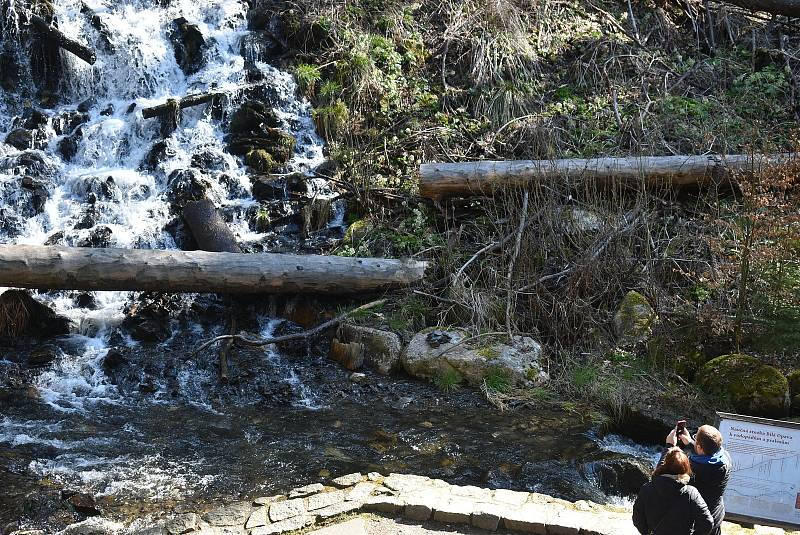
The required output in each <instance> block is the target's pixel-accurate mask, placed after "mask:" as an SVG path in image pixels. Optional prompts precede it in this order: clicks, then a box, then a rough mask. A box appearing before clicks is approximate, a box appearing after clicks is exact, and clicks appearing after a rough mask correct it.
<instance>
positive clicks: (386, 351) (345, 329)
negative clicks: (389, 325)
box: [336, 323, 403, 375]
mask: <svg viewBox="0 0 800 535" xmlns="http://www.w3.org/2000/svg"><path fill="white" fill-rule="evenodd" d="M336 337H337V338H338V339H339V340H340V341H341V342H346V343H353V342H356V343H359V344H361V345H363V346H364V364H366V365H367V366H369V367H370V368H373V369H375V370H377V371H378V372H380V373H382V374H384V375H386V374H389V373H390V372H391V371H392V370H393V369H394V368H396V367H397V364H398V363H399V362H400V353H401V351H402V350H403V343H402V342H401V341H400V337H399V336H398V335H397V334H396V333H393V332H391V331H384V330H381V329H373V328H372V327H363V326H361V325H353V324H350V323H343V324H342V325H340V326H339V330H338V331H337V333H336Z"/></svg>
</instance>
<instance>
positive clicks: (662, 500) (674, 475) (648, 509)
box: [633, 447, 714, 535]
mask: <svg viewBox="0 0 800 535" xmlns="http://www.w3.org/2000/svg"><path fill="white" fill-rule="evenodd" d="M691 474H692V468H691V466H690V465H689V458H688V457H687V456H686V454H685V453H683V451H682V450H681V449H680V448H677V447H674V448H670V449H669V450H667V452H666V453H665V454H664V456H663V457H662V459H661V461H660V462H659V464H658V466H657V467H656V469H655V470H654V471H653V477H652V478H651V480H650V481H649V482H648V483H645V484H644V485H643V486H642V488H641V490H640V491H639V495H638V496H637V497H636V502H635V503H634V504H633V525H634V526H636V529H638V530H639V533H641V534H642V535H706V534H707V533H708V532H709V531H711V528H712V526H713V525H714V521H713V518H711V513H710V512H709V511H708V507H707V506H706V502H705V501H703V498H702V496H700V493H699V492H698V491H697V489H696V488H694V487H693V486H691V485H689V478H690V477H691Z"/></svg>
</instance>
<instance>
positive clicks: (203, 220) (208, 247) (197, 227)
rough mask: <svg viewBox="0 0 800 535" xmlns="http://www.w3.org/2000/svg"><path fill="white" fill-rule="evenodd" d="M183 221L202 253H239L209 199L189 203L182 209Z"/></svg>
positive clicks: (229, 232)
mask: <svg viewBox="0 0 800 535" xmlns="http://www.w3.org/2000/svg"><path fill="white" fill-rule="evenodd" d="M183 219H184V220H186V224H187V225H189V230H191V231H192V236H194V241H196V242H197V246H198V247H199V248H200V249H202V250H203V251H214V252H218V253H241V252H242V249H241V248H240V247H239V244H238V243H236V236H234V235H233V232H232V231H231V229H230V227H228V224H227V223H225V220H224V219H222V217H221V216H220V215H219V212H218V211H217V208H216V207H215V206H214V202H213V201H212V200H211V199H201V200H199V201H190V202H188V203H186V206H185V207H184V208H183Z"/></svg>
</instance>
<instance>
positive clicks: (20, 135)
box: [5, 128, 41, 150]
mask: <svg viewBox="0 0 800 535" xmlns="http://www.w3.org/2000/svg"><path fill="white" fill-rule="evenodd" d="M5 142H6V143H7V144H9V145H11V146H12V147H14V148H17V149H19V150H25V149H32V148H41V147H34V145H35V137H34V133H33V132H32V131H30V130H26V129H24V128H16V129H14V130H12V131H11V132H9V134H8V135H7V136H6V139H5Z"/></svg>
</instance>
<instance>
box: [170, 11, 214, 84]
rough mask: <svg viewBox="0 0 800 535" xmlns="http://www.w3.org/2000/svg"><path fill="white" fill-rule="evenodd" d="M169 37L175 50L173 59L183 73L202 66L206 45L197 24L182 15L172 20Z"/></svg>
mask: <svg viewBox="0 0 800 535" xmlns="http://www.w3.org/2000/svg"><path fill="white" fill-rule="evenodd" d="M169 39H170V41H171V42H172V47H173V49H174V50H175V61H177V62H178V65H179V66H180V68H181V70H182V71H183V72H184V73H186V74H194V73H196V72H197V71H199V70H200V69H201V68H202V67H203V64H204V62H205V58H204V54H205V51H206V48H207V47H208V45H207V44H206V40H205V38H203V33H202V32H201V31H200V28H199V27H198V26H197V24H191V23H190V22H189V21H188V20H186V19H185V18H183V17H180V18H177V19H175V20H173V21H172V27H171V29H170V32H169Z"/></svg>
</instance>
